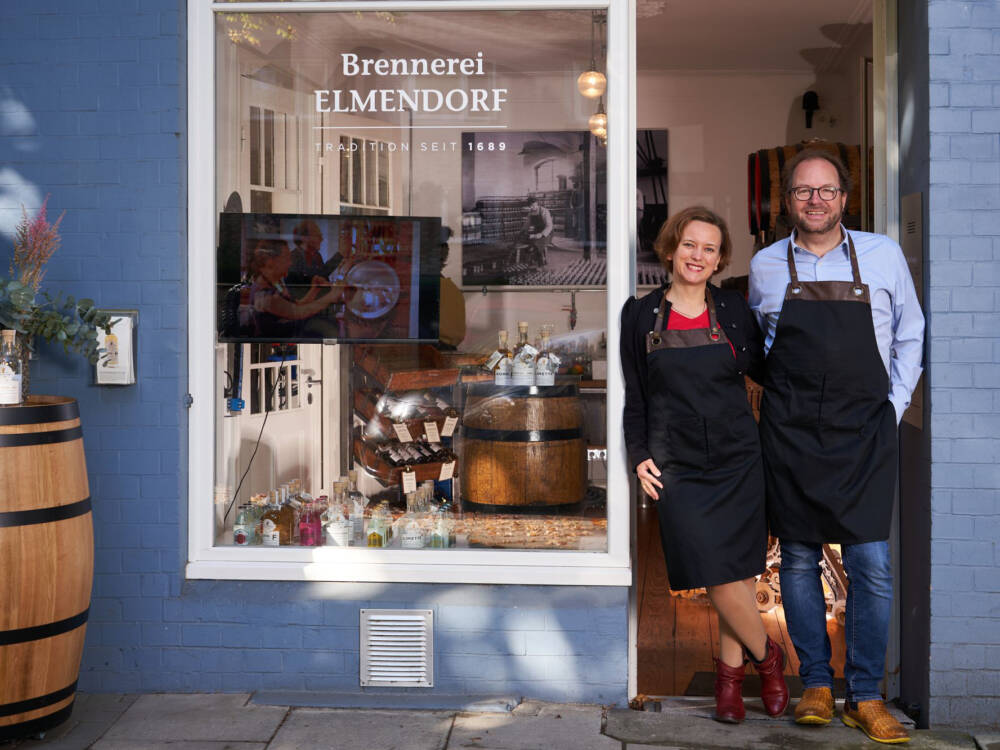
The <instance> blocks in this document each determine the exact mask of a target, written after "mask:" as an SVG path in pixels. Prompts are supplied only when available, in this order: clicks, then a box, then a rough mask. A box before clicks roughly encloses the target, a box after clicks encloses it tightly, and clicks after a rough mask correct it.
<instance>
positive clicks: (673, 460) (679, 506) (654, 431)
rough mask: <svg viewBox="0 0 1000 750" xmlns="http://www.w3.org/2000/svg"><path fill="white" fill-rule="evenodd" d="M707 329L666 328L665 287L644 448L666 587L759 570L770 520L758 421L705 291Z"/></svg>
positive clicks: (649, 357)
mask: <svg viewBox="0 0 1000 750" xmlns="http://www.w3.org/2000/svg"><path fill="white" fill-rule="evenodd" d="M705 302H706V303H707V305H708V316H709V326H710V327H709V328H702V329H697V330H686V331H674V330H664V314H665V311H666V308H667V297H666V292H664V295H663V299H662V300H661V302H660V307H659V309H658V310H657V316H656V325H655V326H654V329H653V330H652V331H650V332H649V333H647V334H646V363H647V368H648V393H649V427H648V433H649V434H648V444H649V448H650V453H651V454H652V457H653V461H654V462H655V463H656V466H657V468H658V469H659V470H660V472H661V475H660V481H661V482H662V483H663V489H661V490H660V491H659V495H660V499H659V501H658V502H657V503H656V510H657V514H658V515H659V519H660V538H661V541H662V543H663V554H664V557H665V558H666V562H667V573H668V576H669V578H670V588H672V589H674V590H680V589H691V588H699V587H701V586H714V585H717V584H721V583H729V582H730V581H738V580H742V579H744V578H751V577H753V576H755V575H757V574H758V573H760V572H761V571H762V570H763V569H764V556H765V553H766V550H767V524H766V520H765V512H764V479H763V472H762V468H761V458H760V442H759V440H758V437H757V425H756V424H755V423H754V420H753V414H752V412H751V411H750V405H749V403H748V401H747V395H746V385H745V383H744V380H743V375H742V374H741V373H740V372H739V370H738V365H737V363H736V358H735V357H734V356H733V351H732V349H731V348H730V345H729V339H728V338H726V334H725V332H723V330H722V329H721V328H720V327H719V323H718V321H717V319H716V316H715V303H714V301H713V300H712V295H711V293H710V292H709V291H708V290H707V289H706V290H705Z"/></svg>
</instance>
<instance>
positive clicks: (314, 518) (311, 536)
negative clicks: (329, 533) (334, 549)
mask: <svg viewBox="0 0 1000 750" xmlns="http://www.w3.org/2000/svg"><path fill="white" fill-rule="evenodd" d="M299 544H300V545H302V546H303V547H319V546H320V545H322V544H323V526H322V524H321V522H320V516H319V508H318V507H317V506H316V503H312V502H310V503H306V504H305V505H304V506H303V508H302V513H301V515H300V516H299Z"/></svg>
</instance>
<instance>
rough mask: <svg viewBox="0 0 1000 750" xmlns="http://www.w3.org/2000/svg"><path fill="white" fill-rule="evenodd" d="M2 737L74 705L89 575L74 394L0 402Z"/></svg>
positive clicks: (89, 529)
mask: <svg viewBox="0 0 1000 750" xmlns="http://www.w3.org/2000/svg"><path fill="white" fill-rule="evenodd" d="M0 481H2V482H3V490H2V492H0V571H2V572H0V602H2V606H0V675H2V680H0V739H10V738H16V737H24V736H28V735H32V734H37V733H39V732H44V731H46V730H47V729H49V728H51V727H53V726H55V725H57V724H59V723H61V722H63V721H65V720H66V719H67V718H68V717H69V715H70V712H71V711H72V710H73V701H74V698H75V695H76V682H77V677H78V674H79V671H80V656H81V654H82V652H83V638H84V633H85V631H86V627H87V626H86V623H87V616H88V614H89V611H90V588H91V583H92V581H93V575H94V532H93V525H92V522H91V514H90V490H89V486H88V483H87V466H86V463H85V461H84V456H83V434H82V432H81V428H80V412H79V409H78V407H77V403H76V401H75V400H73V399H71V398H62V397H57V396H32V397H30V398H29V399H28V402H27V403H26V404H24V405H22V406H9V407H0Z"/></svg>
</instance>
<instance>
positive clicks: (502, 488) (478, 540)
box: [192, 3, 628, 580]
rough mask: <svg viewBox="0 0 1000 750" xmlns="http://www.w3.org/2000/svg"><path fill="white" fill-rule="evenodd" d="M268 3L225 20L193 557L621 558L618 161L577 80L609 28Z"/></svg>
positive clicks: (569, 16)
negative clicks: (211, 343)
mask: <svg viewBox="0 0 1000 750" xmlns="http://www.w3.org/2000/svg"><path fill="white" fill-rule="evenodd" d="M289 5H293V4H292V3H290V4H289ZM245 15H246V18H243V17H241V20H240V21H239V22H238V23H239V26H238V28H235V30H234V26H233V24H234V23H237V22H236V21H235V20H234V16H233V14H229V13H224V12H220V13H218V14H217V15H216V17H215V35H216V38H215V44H216V47H217V50H218V52H217V57H216V68H215V90H216V92H217V93H216V127H217V131H216V139H215V143H216V149H217V151H216V155H215V156H216V158H215V165H216V166H215V169H216V174H215V180H214V181H213V184H215V185H216V196H215V205H216V206H218V207H220V209H221V207H223V206H228V207H229V211H223V212H221V213H218V214H217V215H216V216H215V223H216V226H217V232H218V233H217V237H216V242H215V246H216V248H217V254H216V258H215V264H214V268H215V281H216V294H215V300H216V304H217V311H218V316H217V320H218V324H217V326H216V335H215V354H216V356H215V384H216V392H215V400H216V404H217V408H216V410H215V414H216V417H215V426H214V434H215V451H214V485H215V492H214V498H215V501H214V502H215V507H214V510H215V512H214V514H213V519H214V520H213V528H212V531H211V533H210V534H205V533H203V531H202V529H201V527H197V526H195V527H193V531H192V534H193V536H194V537H197V538H198V539H206V540H207V544H202V545H201V547H198V545H199V544H201V542H199V541H197V540H196V541H195V542H194V543H193V546H194V547H198V548H199V549H204V550H205V551H204V553H202V554H203V557H204V559H206V560H208V559H210V560H216V561H218V560H223V561H229V562H231V563H232V564H233V565H235V566H237V568H238V561H240V560H242V561H248V560H249V561H253V562H254V564H255V565H261V564H264V565H266V564H267V563H268V562H269V561H275V562H276V564H277V563H280V564H282V565H288V564H293V563H294V564H299V563H301V564H302V565H306V566H319V568H316V567H310V568H309V575H311V576H316V577H320V578H322V577H334V578H336V577H338V576H343V575H345V574H344V573H343V567H342V566H340V567H337V566H336V565H335V563H336V562H337V561H338V560H339V561H341V563H342V562H343V561H345V560H350V561H352V564H355V565H363V564H366V563H367V562H369V561H371V562H372V563H374V562H375V561H382V563H384V564H390V563H391V562H392V561H394V560H396V559H397V558H395V557H389V556H390V555H397V554H401V553H404V552H407V553H410V552H412V553H418V552H419V556H420V558H422V559H426V560H427V562H428V563H437V562H441V563H447V564H451V563H449V561H454V562H455V563H456V564H461V565H473V566H474V565H476V559H477V558H481V559H483V560H490V561H491V563H490V566H482V567H480V570H482V571H487V569H488V568H491V567H492V565H493V564H494V562H495V559H494V558H493V557H489V555H496V554H498V553H500V554H503V555H509V556H510V557H509V559H510V561H511V562H512V563H513V564H515V565H529V564H538V565H543V566H544V565H549V564H552V563H551V561H552V560H554V559H555V558H553V557H551V554H552V553H561V554H560V555H559V557H560V558H561V559H563V560H565V562H563V563H559V564H560V565H564V566H569V567H571V568H572V567H573V566H578V567H579V568H580V569H581V570H582V569H584V567H585V566H586V565H588V564H590V565H594V564H601V563H600V562H599V561H598V558H595V557H593V555H594V553H597V554H598V556H602V555H603V556H604V558H601V559H607V556H608V555H609V553H610V550H611V544H610V543H609V525H610V524H609V508H610V507H612V506H613V505H615V504H617V506H618V508H619V510H618V511H616V512H617V513H618V514H619V515H618V517H619V519H621V518H627V513H625V512H624V510H623V509H624V507H625V506H624V503H626V502H627V496H628V494H627V490H625V492H624V494H623V493H622V492H621V491H618V490H611V489H609V487H608V485H609V482H610V480H609V476H610V474H611V472H610V470H609V462H608V448H609V444H610V443H613V442H614V441H615V440H616V439H617V438H612V440H609V437H608V434H609V433H608V427H607V425H608V423H609V419H608V415H607V409H606V401H607V396H606V393H607V391H606V383H605V378H606V375H605V373H606V372H607V371H608V368H607V360H608V358H609V356H608V330H607V327H608V323H609V320H608V313H607V310H608V309H609V304H610V303H609V299H608V297H609V292H608V288H607V274H608V271H607V268H606V267H607V263H606V257H605V253H606V250H605V248H606V233H607V232H606V229H605V225H604V220H603V216H604V215H605V214H606V202H607V196H608V189H607V186H606V184H605V182H606V180H607V175H608V172H609V170H608V158H609V157H608V155H607V152H606V143H605V141H604V138H603V136H601V137H599V136H595V135H593V134H591V133H590V132H589V131H588V120H589V119H590V117H591V115H592V114H593V112H594V109H595V107H596V106H597V105H596V104H595V103H594V102H593V101H591V100H589V99H586V98H584V97H582V96H581V94H580V93H579V90H578V87H577V82H576V79H577V76H578V75H579V74H580V72H582V71H583V70H585V69H586V68H588V67H589V66H590V65H591V60H592V58H593V57H594V55H593V52H594V48H595V43H594V41H593V38H594V31H595V28H597V29H603V28H604V27H603V26H596V27H595V24H594V14H593V13H592V12H591V11H590V10H575V9H572V8H570V7H567V8H566V9H563V10H552V11H503V12H497V11H456V12H430V11H428V12H415V13H407V14H405V15H404V14H398V13H394V12H381V11H379V12H328V11H323V12H310V13H308V14H305V13H296V12H295V11H289V12H284V13H282V14H281V15H280V16H278V15H275V14H269V13H259V14H245ZM247 19H249V20H251V21H252V27H253V29H254V31H253V33H252V34H246V33H240V31H239V29H245V28H246V26H245V22H246V21H247ZM307 22H308V23H307ZM499 29H502V30H503V33H502V34H498V30H499ZM602 33H603V32H602ZM512 39H514V40H519V41H518V43H517V44H513V45H512V44H511V41H510V40H512ZM550 45H555V46H554V47H550ZM550 48H558V49H559V50H560V54H558V55H551V54H547V53H545V52H544V50H545V49H550ZM596 48H597V49H602V48H603V46H602V45H601V44H600V43H598V44H597V45H596ZM431 49H433V50H435V52H434V53H433V54H432V53H430V52H427V50H431ZM599 62H600V64H601V65H603V61H599ZM601 106H602V107H603V106H604V105H603V104H601ZM622 192H624V190H623V191H622ZM234 194H235V195H236V196H238V197H239V199H240V200H234ZM234 207H235V208H236V210H233V208H234ZM241 208H242V210H240V209H241ZM616 294H619V295H620V291H618V292H616ZM614 304H617V305H619V306H620V301H618V300H616V301H615V303H614ZM501 332H503V333H501ZM504 334H505V335H504ZM508 368H509V370H510V372H508ZM615 371H616V372H615V377H617V368H615ZM617 420H618V416H617V415H614V416H613V417H612V419H611V422H612V423H613V424H616V425H617V424H618V421H617ZM618 429H619V430H620V428H618ZM192 517H193V518H202V517H203V516H202V515H201V514H200V513H199V512H198V511H197V510H195V512H194V513H193V514H192ZM192 523H193V524H198V523H200V521H197V520H193V521H192ZM626 526H627V523H626ZM616 533H618V534H619V546H618V552H617V555H618V557H617V558H616V560H617V562H616V563H615V564H616V565H618V566H624V567H627V559H626V552H625V549H624V544H622V543H621V542H622V540H624V539H625V536H624V532H623V531H622V528H621V526H618V528H617V531H616ZM238 547H242V548H245V549H242V550H237V548H238ZM352 548H358V549H356V550H352ZM229 551H232V555H230V552H229ZM237 553H238V554H237ZM542 553H548V556H545V555H543V554H542ZM580 553H587V555H586V556H583V555H580ZM574 554H575V555H576V557H574ZM518 555H521V556H520V557H518ZM525 555H527V556H525ZM532 555H534V556H536V557H537V560H536V557H532ZM345 556H346V557H345ZM404 559H407V560H410V561H411V562H414V560H415V558H412V557H411V558H404ZM532 560H536V561H535V562H534V563H532V562H531V561H532ZM227 564H228V563H227ZM324 566H329V567H324ZM383 569H384V567H380V568H378V570H383ZM255 570H260V568H256V569H255ZM301 570H302V571H304V570H305V569H304V568H303V569H301ZM496 570H497V571H500V570H501V569H499V568H498V569H496ZM231 572H232V574H233V575H236V576H237V577H239V575H240V573H239V571H238V570H237V569H236V568H234V569H233V570H232V571H231ZM380 574H381V573H380ZM269 575H272V576H274V577H281V574H279V573H275V572H272V573H270V574H269ZM300 575H305V573H304V572H300ZM428 575H430V574H428ZM483 575H485V576H486V578H489V577H490V576H496V575H499V573H498V572H496V571H494V572H492V573H483ZM505 575H506V574H505ZM484 580H485V579H484ZM536 580H537V579H536Z"/></svg>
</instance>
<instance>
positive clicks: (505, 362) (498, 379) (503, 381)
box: [490, 330, 514, 385]
mask: <svg viewBox="0 0 1000 750" xmlns="http://www.w3.org/2000/svg"><path fill="white" fill-rule="evenodd" d="M497 338H498V339H499V347H498V348H497V353H498V354H500V358H499V360H497V364H496V366H495V369H494V370H493V382H494V383H495V384H496V385H510V382H511V371H512V370H513V368H514V360H513V358H512V356H511V351H510V347H508V346H507V331H506V330H501V331H500V333H498V334H497ZM490 359H492V357H491V358H490Z"/></svg>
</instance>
